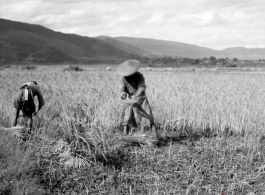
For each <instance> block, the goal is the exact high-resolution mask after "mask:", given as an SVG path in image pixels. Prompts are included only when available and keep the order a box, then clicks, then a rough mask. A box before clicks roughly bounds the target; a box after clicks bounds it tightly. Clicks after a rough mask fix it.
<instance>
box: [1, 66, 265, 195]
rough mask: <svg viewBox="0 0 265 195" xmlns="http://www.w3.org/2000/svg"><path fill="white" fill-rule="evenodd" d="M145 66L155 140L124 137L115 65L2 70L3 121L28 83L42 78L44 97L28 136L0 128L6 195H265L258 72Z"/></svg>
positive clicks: (263, 91)
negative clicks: (19, 136) (23, 138)
mask: <svg viewBox="0 0 265 195" xmlns="http://www.w3.org/2000/svg"><path fill="white" fill-rule="evenodd" d="M140 72H142V73H143V74H144V76H145V79H146V80H145V81H146V85H147V91H146V92H147V97H148V99H149V102H150V104H151V107H152V109H153V114H154V116H155V121H156V124H157V125H158V127H159V130H158V132H159V134H160V139H159V140H158V142H155V143H153V142H152V140H151V138H150V137H149V136H148V134H144V135H142V134H137V133H136V134H135V135H134V136H131V137H130V136H128V137H123V136H122V126H121V119H122V110H123V107H124V106H123V105H122V104H121V103H120V99H119V97H120V95H119V81H120V79H119V77H118V76H117V75H116V73H115V67H114V68H113V67H112V68H109V69H106V68H104V67H100V68H95V67H94V68H88V67H85V68H84V70H83V71H65V70H64V68H63V67H38V68H37V69H35V70H21V69H16V68H7V69H4V70H0V126H2V127H9V126H10V120H11V112H12V106H13V102H12V101H13V99H12V97H13V95H14V93H15V91H16V90H17V89H18V87H19V86H20V85H21V84H22V83H24V82H27V81H29V80H36V81H37V82H38V84H39V86H40V89H41V91H42V93H43V96H44V99H45V103H46V104H45V106H44V107H43V108H42V110H41V111H40V112H39V113H38V115H37V116H35V117H34V134H33V136H32V138H31V139H30V140H29V141H27V142H22V141H20V140H18V139H16V138H14V137H13V136H12V133H9V132H3V131H0V194H19V195H20V194H21V195H22V194H23V195H28V194H185V195H193V194H200V195H202V194H205V195H208V194H209V195H212V194H214V195H215V194H216V195H222V194H224V195H228V194H229V195H230V194H231V195H232V194H234V195H237V194H265V164H264V155H265V151H264V148H265V133H264V129H265V120H264V119H265V111H264V107H265V99H264V95H265V85H264V83H265V75H264V74H261V73H262V72H261V71H260V70H259V71H255V72H253V71H252V72H249V71H244V73H243V72H242V71H237V70H235V71H232V72H231V71H229V72H228V71H225V70H218V69H216V70H214V71H213V70H209V69H204V70H202V69H200V70H194V69H187V70H178V71H173V70H171V69H170V70H162V69H161V70H156V71H154V70H147V69H142V70H140ZM21 124H23V120H22V119H21Z"/></svg>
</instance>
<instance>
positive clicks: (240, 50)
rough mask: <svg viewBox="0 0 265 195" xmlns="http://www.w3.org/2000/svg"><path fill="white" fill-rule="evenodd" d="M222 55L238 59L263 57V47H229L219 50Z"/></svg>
mask: <svg viewBox="0 0 265 195" xmlns="http://www.w3.org/2000/svg"><path fill="white" fill-rule="evenodd" d="M221 52H222V55H223V56H227V57H230V58H232V57H236V58H238V59H265V48H245V47H231V48H227V49H224V50H221Z"/></svg>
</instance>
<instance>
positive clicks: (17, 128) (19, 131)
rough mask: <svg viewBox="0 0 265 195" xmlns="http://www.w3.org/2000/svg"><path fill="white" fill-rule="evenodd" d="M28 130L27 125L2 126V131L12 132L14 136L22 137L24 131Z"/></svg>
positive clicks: (0, 128) (0, 129)
mask: <svg viewBox="0 0 265 195" xmlns="http://www.w3.org/2000/svg"><path fill="white" fill-rule="evenodd" d="M25 130H26V127H25V126H15V127H9V128H6V127H0V131H6V132H8V133H11V134H12V135H13V136H17V137H22V135H23V132H24V131H25Z"/></svg>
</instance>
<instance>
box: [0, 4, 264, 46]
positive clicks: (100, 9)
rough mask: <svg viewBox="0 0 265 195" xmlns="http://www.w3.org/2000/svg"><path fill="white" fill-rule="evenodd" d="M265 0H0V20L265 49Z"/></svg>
mask: <svg viewBox="0 0 265 195" xmlns="http://www.w3.org/2000/svg"><path fill="white" fill-rule="evenodd" d="M264 10H265V0H0V18H5V19H9V20H14V21H21V22H26V23H32V24H40V25H42V26H45V27H47V28H50V29H52V30H55V31H61V32H64V33H74V34H79V35H84V36H89V37H95V36H99V35H108V36H130V37H145V38H154V39H162V40H171V41H178V42H184V43H190V44H195V45H199V46H205V47H209V48H212V49H224V48H227V47H236V46H244V47H264V48H265V11H264Z"/></svg>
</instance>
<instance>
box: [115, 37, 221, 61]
mask: <svg viewBox="0 0 265 195" xmlns="http://www.w3.org/2000/svg"><path fill="white" fill-rule="evenodd" d="M114 38H115V39H116V40H118V41H121V42H124V43H127V44H129V45H132V46H135V47H139V48H140V49H142V50H143V51H145V52H147V53H150V54H151V55H153V56H165V55H166V56H174V57H188V58H202V57H209V56H211V55H214V54H216V53H217V52H218V51H217V50H213V49H209V48H206V47H200V46H196V45H191V44H186V43H181V42H173V41H164V40H156V39H147V38H131V37H114Z"/></svg>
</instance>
